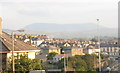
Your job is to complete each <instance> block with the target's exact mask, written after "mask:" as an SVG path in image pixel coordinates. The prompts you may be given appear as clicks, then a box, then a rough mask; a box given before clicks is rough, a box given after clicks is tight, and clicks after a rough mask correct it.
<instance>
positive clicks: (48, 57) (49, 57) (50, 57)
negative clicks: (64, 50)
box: [47, 52, 57, 60]
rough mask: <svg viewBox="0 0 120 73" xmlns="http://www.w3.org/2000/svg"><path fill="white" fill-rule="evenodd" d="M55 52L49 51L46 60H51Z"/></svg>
mask: <svg viewBox="0 0 120 73" xmlns="http://www.w3.org/2000/svg"><path fill="white" fill-rule="evenodd" d="M56 54H57V53H56V52H51V53H49V54H48V56H47V59H48V60H52V59H53V57H54V56H55V55H56Z"/></svg>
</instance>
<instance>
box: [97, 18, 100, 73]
mask: <svg viewBox="0 0 120 73" xmlns="http://www.w3.org/2000/svg"><path fill="white" fill-rule="evenodd" d="M97 22H98V24H97V31H98V49H99V72H101V56H100V53H101V51H100V35H99V34H100V31H99V19H97Z"/></svg>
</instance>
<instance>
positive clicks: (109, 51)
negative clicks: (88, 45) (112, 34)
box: [100, 44, 120, 56]
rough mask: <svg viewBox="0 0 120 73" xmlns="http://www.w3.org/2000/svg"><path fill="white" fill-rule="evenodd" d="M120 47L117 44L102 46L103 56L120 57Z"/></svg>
mask: <svg viewBox="0 0 120 73" xmlns="http://www.w3.org/2000/svg"><path fill="white" fill-rule="evenodd" d="M119 49H120V48H119V47H118V45H117V44H101V45H100V50H101V52H102V53H103V54H106V55H113V56H114V55H118V56H119Z"/></svg>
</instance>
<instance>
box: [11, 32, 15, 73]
mask: <svg viewBox="0 0 120 73" xmlns="http://www.w3.org/2000/svg"><path fill="white" fill-rule="evenodd" d="M12 72H13V73H15V62H14V31H13V32H12Z"/></svg>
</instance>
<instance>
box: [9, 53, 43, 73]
mask: <svg viewBox="0 0 120 73" xmlns="http://www.w3.org/2000/svg"><path fill="white" fill-rule="evenodd" d="M11 62H12V61H11ZM11 62H10V66H9V70H10V71H11V70H12V63H11ZM42 69H45V68H44V66H42V65H41V64H40V61H39V59H29V58H28V56H27V55H24V56H23V55H20V58H19V59H15V71H17V72H20V71H22V72H24V73H25V72H27V71H31V70H42Z"/></svg>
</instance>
